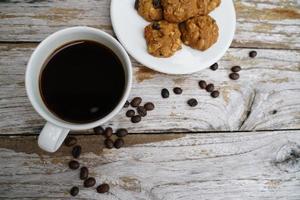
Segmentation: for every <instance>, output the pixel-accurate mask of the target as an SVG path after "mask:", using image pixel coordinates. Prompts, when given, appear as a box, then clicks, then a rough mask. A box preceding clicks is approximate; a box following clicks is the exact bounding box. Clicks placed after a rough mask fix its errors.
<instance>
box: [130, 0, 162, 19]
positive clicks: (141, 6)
mask: <svg viewBox="0 0 300 200" xmlns="http://www.w3.org/2000/svg"><path fill="white" fill-rule="evenodd" d="M135 8H136V9H137V11H138V13H139V14H140V15H141V16H142V17H143V18H144V19H145V20H147V21H149V22H152V21H157V20H161V19H162V18H163V11H162V8H161V6H160V0H137V1H136V2H135Z"/></svg>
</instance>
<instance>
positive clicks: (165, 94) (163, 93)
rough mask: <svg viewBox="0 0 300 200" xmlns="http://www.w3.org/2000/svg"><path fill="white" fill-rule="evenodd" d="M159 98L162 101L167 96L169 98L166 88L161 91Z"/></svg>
mask: <svg viewBox="0 0 300 200" xmlns="http://www.w3.org/2000/svg"><path fill="white" fill-rule="evenodd" d="M161 96H162V98H164V99H166V98H169V96H170V93H169V90H168V89H166V88H164V89H162V90H161Z"/></svg>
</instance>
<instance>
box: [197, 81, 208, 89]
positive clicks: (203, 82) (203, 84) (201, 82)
mask: <svg viewBox="0 0 300 200" xmlns="http://www.w3.org/2000/svg"><path fill="white" fill-rule="evenodd" d="M206 86H207V84H206V82H205V81H203V80H201V81H199V87H200V88H201V89H205V88H206Z"/></svg>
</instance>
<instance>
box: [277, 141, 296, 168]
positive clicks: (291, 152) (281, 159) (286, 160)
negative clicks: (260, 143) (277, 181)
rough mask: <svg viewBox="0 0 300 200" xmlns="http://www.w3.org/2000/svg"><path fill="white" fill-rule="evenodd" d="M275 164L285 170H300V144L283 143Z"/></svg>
mask: <svg viewBox="0 0 300 200" xmlns="http://www.w3.org/2000/svg"><path fill="white" fill-rule="evenodd" d="M275 165H276V166H277V167H278V168H279V169H280V170H282V171H285V172H290V173H293V172H298V171H300V145H299V144H297V143H295V142H289V143H287V144H285V145H283V146H282V147H281V148H280V149H279V151H278V152H277V155H276V159H275Z"/></svg>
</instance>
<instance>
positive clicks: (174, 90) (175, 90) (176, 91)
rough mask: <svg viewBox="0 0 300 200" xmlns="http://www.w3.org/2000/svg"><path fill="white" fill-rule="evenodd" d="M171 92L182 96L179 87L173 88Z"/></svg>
mask: <svg viewBox="0 0 300 200" xmlns="http://www.w3.org/2000/svg"><path fill="white" fill-rule="evenodd" d="M173 92H174V93H175V94H182V89H181V88H180V87H175V88H174V89H173Z"/></svg>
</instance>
